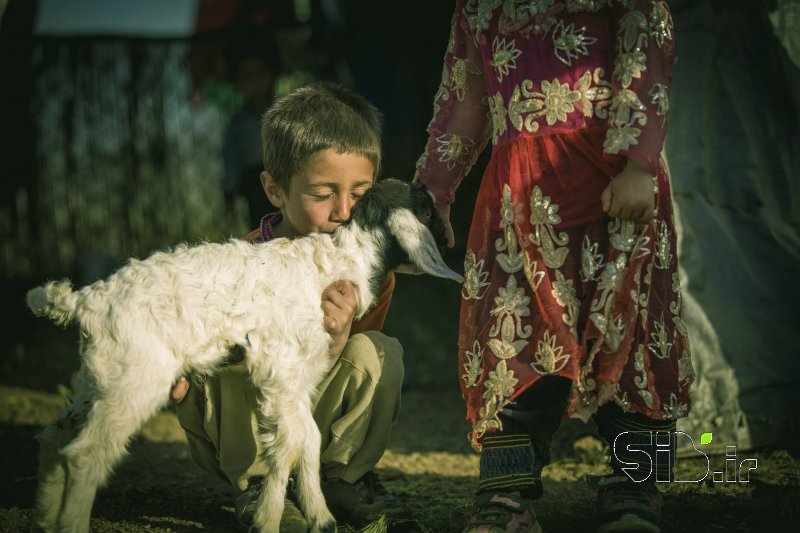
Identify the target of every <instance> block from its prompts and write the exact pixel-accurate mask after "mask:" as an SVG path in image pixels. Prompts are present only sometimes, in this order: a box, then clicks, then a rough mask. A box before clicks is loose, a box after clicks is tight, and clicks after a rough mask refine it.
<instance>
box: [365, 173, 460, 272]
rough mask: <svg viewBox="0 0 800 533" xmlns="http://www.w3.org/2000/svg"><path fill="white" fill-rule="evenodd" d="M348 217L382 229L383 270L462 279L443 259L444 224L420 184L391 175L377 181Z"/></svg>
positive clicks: (373, 227) (367, 228) (367, 226)
mask: <svg viewBox="0 0 800 533" xmlns="http://www.w3.org/2000/svg"><path fill="white" fill-rule="evenodd" d="M351 221H353V222H356V223H357V224H358V225H359V226H360V227H361V228H363V229H365V230H367V231H372V232H374V231H379V232H381V233H383V235H384V238H385V240H386V242H387V245H388V249H387V250H385V253H386V259H385V261H386V264H385V265H384V267H385V268H386V270H396V271H398V272H404V273H414V274H421V273H427V274H431V275H433V276H437V277H440V278H448V279H452V280H455V281H458V282H459V283H460V282H462V281H463V277H462V276H461V275H459V274H458V273H456V272H454V271H452V270H451V269H450V268H448V267H447V265H446V264H445V263H444V261H443V260H442V251H443V250H444V247H445V245H446V244H447V237H446V235H445V231H444V225H443V224H442V221H441V219H440V218H439V215H438V214H437V213H436V208H435V206H434V204H433V198H432V197H431V195H430V194H428V192H427V191H426V190H425V189H424V188H423V187H422V186H421V185H418V184H411V183H407V182H404V181H401V180H397V179H393V178H387V179H383V180H380V181H378V182H376V183H375V186H374V187H372V188H371V189H370V190H369V191H367V192H366V193H365V194H364V196H362V197H361V199H360V200H359V201H358V203H356V205H355V207H353V210H352V213H351Z"/></svg>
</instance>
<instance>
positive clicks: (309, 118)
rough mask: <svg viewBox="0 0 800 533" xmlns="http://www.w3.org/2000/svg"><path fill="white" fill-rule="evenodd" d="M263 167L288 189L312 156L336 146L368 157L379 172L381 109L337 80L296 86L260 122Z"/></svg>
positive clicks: (283, 187) (272, 106)
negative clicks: (292, 179)
mask: <svg viewBox="0 0 800 533" xmlns="http://www.w3.org/2000/svg"><path fill="white" fill-rule="evenodd" d="M261 141H262V143H263V146H264V170H266V171H267V172H269V173H270V174H271V175H272V177H273V179H274V180H275V182H276V183H277V184H278V185H279V186H280V187H281V188H282V189H283V190H285V191H288V190H289V180H290V178H291V177H292V176H293V175H294V174H296V173H297V172H298V171H299V170H300V169H301V168H302V166H303V165H304V164H305V163H306V162H307V161H308V159H309V158H310V157H312V156H313V155H314V154H316V153H317V152H319V151H321V150H325V149H328V148H333V149H335V150H336V151H337V152H339V153H345V152H351V153H356V154H358V155H361V156H363V157H366V158H367V159H368V160H369V161H370V162H371V163H372V166H373V167H374V169H375V172H374V175H373V177H376V176H377V175H378V172H379V170H380V166H381V113H380V111H378V110H377V109H376V108H375V106H373V105H372V104H370V103H369V102H368V101H367V100H365V99H364V98H363V97H362V96H360V95H358V94H356V93H355V92H353V91H351V90H350V89H347V88H346V87H344V86H342V85H339V84H336V83H332V82H324V81H323V82H315V83H312V84H310V85H306V86H304V87H300V88H299V89H295V90H294V91H292V92H290V93H289V94H287V95H286V96H283V97H281V98H279V99H278V100H277V101H275V103H274V104H272V105H271V106H270V107H269V109H267V112H266V113H264V119H263V121H262V126H261Z"/></svg>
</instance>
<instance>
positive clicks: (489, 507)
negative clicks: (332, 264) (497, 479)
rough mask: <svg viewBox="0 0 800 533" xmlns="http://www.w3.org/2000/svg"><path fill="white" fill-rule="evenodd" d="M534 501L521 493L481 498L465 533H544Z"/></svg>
mask: <svg viewBox="0 0 800 533" xmlns="http://www.w3.org/2000/svg"><path fill="white" fill-rule="evenodd" d="M541 532H542V526H541V525H539V521H538V520H537V519H536V513H535V512H534V510H533V500H529V499H527V498H523V497H522V496H520V494H519V493H518V492H494V493H486V494H479V495H478V497H477V499H476V500H475V511H474V512H473V513H472V517H470V519H469V525H467V527H466V528H465V529H464V533H541Z"/></svg>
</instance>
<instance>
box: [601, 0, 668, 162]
mask: <svg viewBox="0 0 800 533" xmlns="http://www.w3.org/2000/svg"><path fill="white" fill-rule="evenodd" d="M611 19H612V20H611V25H610V26H611V30H612V32H613V33H612V35H615V36H616V43H615V53H616V56H615V59H614V74H613V77H612V79H613V84H614V94H613V97H612V102H611V107H610V109H609V113H608V120H609V126H610V127H609V130H608V133H607V134H606V139H605V143H604V144H603V151H604V152H605V153H606V154H621V155H625V156H627V157H629V158H634V159H637V160H639V161H640V162H642V163H644V164H645V165H647V166H648V167H649V168H650V170H651V171H652V172H653V173H654V174H655V173H656V172H657V171H658V168H659V160H660V156H661V149H662V147H663V145H664V137H665V136H666V134H667V119H668V116H669V91H670V86H671V83H672V70H673V66H674V63H675V42H674V40H673V35H674V28H673V24H672V16H671V14H670V11H669V8H668V7H667V3H666V2H665V1H653V0H620V1H619V2H615V3H614V7H613V8H612V9H611Z"/></svg>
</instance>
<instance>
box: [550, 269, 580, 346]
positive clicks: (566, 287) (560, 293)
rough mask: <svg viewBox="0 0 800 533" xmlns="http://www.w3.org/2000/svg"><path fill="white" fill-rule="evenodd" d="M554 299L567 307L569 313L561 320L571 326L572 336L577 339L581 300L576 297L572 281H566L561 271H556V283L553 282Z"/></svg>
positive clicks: (562, 316)
mask: <svg viewBox="0 0 800 533" xmlns="http://www.w3.org/2000/svg"><path fill="white" fill-rule="evenodd" d="M552 292H553V297H554V298H555V299H556V302H558V305H560V306H561V307H565V308H566V310H567V312H566V313H565V314H563V315H561V320H563V321H564V324H566V325H567V326H569V331H570V333H572V336H573V337H575V338H577V337H578V331H577V328H576V326H577V323H578V310H579V307H580V300H578V297H577V296H576V295H575V287H574V286H573V284H572V280H571V279H566V278H565V277H564V274H562V273H561V271H560V270H556V281H554V282H553V289H552Z"/></svg>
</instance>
